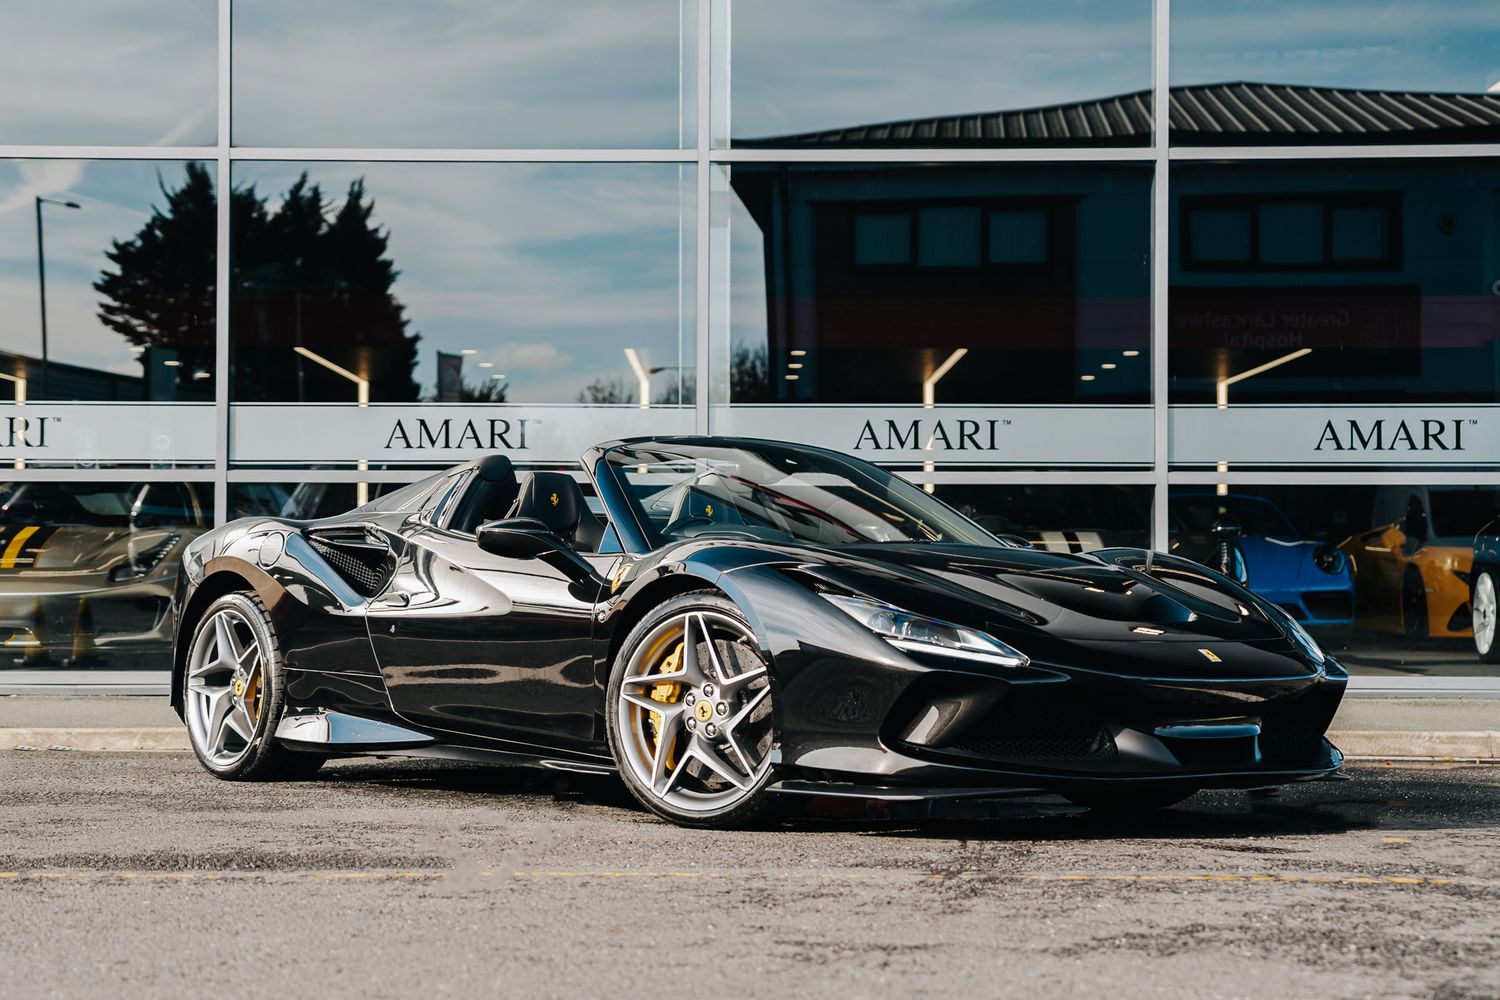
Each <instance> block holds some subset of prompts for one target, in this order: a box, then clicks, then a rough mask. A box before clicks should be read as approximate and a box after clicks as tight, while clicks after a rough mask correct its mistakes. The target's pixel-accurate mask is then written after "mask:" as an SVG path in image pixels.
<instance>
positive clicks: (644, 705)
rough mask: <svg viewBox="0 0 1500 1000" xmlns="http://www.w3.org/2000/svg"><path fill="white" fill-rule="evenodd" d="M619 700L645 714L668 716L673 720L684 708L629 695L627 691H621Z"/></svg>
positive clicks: (672, 702)
mask: <svg viewBox="0 0 1500 1000" xmlns="http://www.w3.org/2000/svg"><path fill="white" fill-rule="evenodd" d="M620 700H621V701H626V702H629V703H630V704H632V705H634V706H635V707H636V708H639V709H643V710H645V711H647V712H655V713H656V714H657V715H661V716H667V715H670V716H672V717H673V718H676V717H677V716H679V715H681V714H682V711H683V707H684V706H683V705H682V704H680V703H678V702H675V701H657V700H656V699H655V698H650V697H644V698H643V697H642V696H640V695H638V694H631V693H630V692H629V691H621V692H620Z"/></svg>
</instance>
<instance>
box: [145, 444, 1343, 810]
mask: <svg viewBox="0 0 1500 1000" xmlns="http://www.w3.org/2000/svg"><path fill="white" fill-rule="evenodd" d="M582 464H583V473H584V477H583V479H584V480H585V481H586V483H587V484H588V485H592V487H593V490H594V495H595V497H596V498H597V503H596V504H595V505H591V504H590V499H591V498H589V497H586V496H585V494H584V491H583V489H582V488H581V486H580V479H578V478H575V477H574V476H573V475H571V474H568V473H562V472H531V473H527V474H524V475H522V476H520V477H519V479H518V477H517V475H516V472H515V471H514V469H513V467H512V465H511V463H510V461H509V460H508V459H506V458H505V457H503V456H500V455H491V456H488V457H486V458H483V459H481V460H479V461H477V462H473V463H470V464H467V465H463V466H460V467H458V468H456V469H452V470H450V471H447V472H444V473H441V474H438V475H435V476H432V477H430V478H428V479H424V480H423V481H421V482H418V483H415V484H413V485H411V486H408V487H405V488H403V489H400V490H398V491H396V492H394V493H390V494H387V495H385V496H382V497H380V498H379V499H377V500H374V501H372V502H371V503H368V504H366V505H365V506H363V507H360V508H359V509H357V510H353V511H350V512H348V513H347V514H341V515H339V516H337V517H328V518H321V519H318V520H313V521H298V520H287V519H283V518H269V517H259V518H246V519H242V520H239V521H235V522H233V523H230V524H227V525H224V526H223V527H221V528H218V529H215V530H213V531H211V532H208V533H206V534H204V535H202V536H200V537H198V538H195V539H193V540H192V541H191V542H190V543H189V544H188V545H187V546H186V548H185V551H184V555H183V568H182V569H183V571H182V572H181V574H180V575H179V582H178V585H177V591H176V598H175V600H176V605H175V607H176V644H175V652H174V658H173V662H174V672H173V685H172V691H173V695H172V697H173V703H174V705H175V706H176V708H177V710H178V712H179V713H180V714H181V715H182V717H183V719H184V720H185V721H186V723H187V726H188V730H189V732H190V734H191V737H192V744H193V747H194V749H195V750H196V752H197V755H198V757H199V759H200V760H201V761H202V763H203V766H204V767H205V768H207V769H208V770H209V771H210V772H212V773H213V774H215V775H218V776H219V777H222V778H230V779H271V778H287V777H297V776H304V775H307V774H310V773H311V772H312V771H314V770H315V769H316V768H317V767H318V766H319V765H320V764H322V763H323V762H324V761H325V760H326V759H328V758H330V757H337V756H350V755H361V754H373V755H382V756H384V755H417V756H431V757H448V758H460V759H468V760H490V761H496V762H501V763H518V764H529V765H539V766H541V767H547V768H556V769H560V770H565V771H580V772H591V773H611V772H618V773H619V775H620V777H621V778H622V779H623V780H624V782H625V784H626V786H627V787H628V788H629V790H630V791H631V792H632V793H633V794H634V795H635V797H636V798H638V799H639V800H640V801H641V802H642V803H643V804H644V805H645V806H646V807H648V808H649V809H651V810H653V811H655V812H656V813H658V814H660V815H662V816H664V817H666V818H668V819H671V820H673V821H676V822H679V823H683V824H690V825H698V826H727V825H732V824H743V823H746V822H750V821H751V820H753V819H755V818H757V817H759V816H760V815H761V814H762V813H764V812H765V811H767V810H768V809H769V808H771V807H772V806H773V805H774V804H775V803H776V802H777V800H778V797H779V796H781V795H785V794H821V795H848V796H858V797H863V798H892V799H921V798H933V797H948V796H958V795H969V796H980V797H986V796H987V797H994V796H1000V795H1014V794H1031V793H1035V792H1055V793H1060V794H1062V795H1063V796H1066V797H1067V798H1069V799H1071V800H1073V801H1076V802H1078V803H1081V804H1084V805H1088V806H1091V807H1094V808H1100V809H1105V808H1108V809H1123V810H1133V809H1147V808H1156V807H1161V806H1164V805H1169V804H1171V803H1173V802H1176V801H1179V800H1181V799H1182V798H1185V797H1186V796H1188V795H1190V794H1192V793H1193V792H1194V791H1196V790H1197V789H1200V788H1206V787H1257V786H1266V785H1272V784H1277V783H1282V782H1289V781H1301V780H1309V779H1316V778H1323V777H1329V776H1333V775H1335V774H1336V772H1337V771H1338V770H1339V768H1340V766H1341V764H1342V757H1341V755H1340V754H1339V752H1338V750H1336V749H1335V748H1334V747H1333V746H1332V745H1331V744H1330V743H1328V741H1327V740H1325V739H1324V736H1323V734H1324V731H1325V730H1326V729H1327V727H1328V724H1329V721H1330V720H1331V719H1332V718H1333V713H1334V710H1335V708H1336V707H1337V706H1338V703H1339V699H1340V697H1341V696H1342V694H1343V692H1344V687H1345V682H1346V680H1347V674H1346V673H1345V671H1344V669H1343V668H1342V667H1341V666H1340V665H1339V663H1338V662H1337V661H1336V660H1335V659H1334V658H1333V657H1331V656H1329V655H1327V654H1326V653H1324V652H1323V650H1321V649H1320V648H1319V647H1318V644H1317V643H1316V642H1315V641H1314V640H1313V639H1312V638H1311V637H1310V636H1309V635H1308V634H1307V633H1306V632H1305V631H1304V630H1303V629H1302V627H1301V626H1300V625H1298V624H1297V622H1296V621H1294V620H1293V619H1292V618H1291V617H1290V616H1289V615H1288V614H1287V613H1285V612H1284V611H1282V610H1281V609H1280V608H1278V607H1276V606H1275V605H1273V604H1270V603H1268V602H1267V601H1264V600H1262V599H1261V598H1259V597H1257V596H1256V595H1254V594H1252V593H1251V592H1250V591H1248V590H1246V589H1245V588H1244V587H1241V586H1240V585H1238V584H1236V583H1234V582H1233V581H1232V580H1229V579H1227V578H1226V577H1224V576H1222V575H1220V574H1218V573H1215V572H1214V571H1213V570H1210V569H1207V568H1205V567H1204V566H1202V565H1200V564H1198V563H1195V562H1189V561H1188V560H1185V559H1180V558H1175V557H1173V556H1169V555H1163V554H1161V553H1153V552H1148V551H1146V550H1143V549H1134V548H1114V549H1101V550H1099V551H1096V552H1091V553H1078V554H1074V553H1059V552H1047V551H1042V550H1039V549H1035V548H1032V547H1031V546H1030V545H1029V544H1027V543H1026V542H1025V541H1024V540H1020V539H1015V538H1011V537H1008V536H998V537H997V536H995V535H991V534H989V533H988V532H986V531H984V530H983V529H982V528H980V527H978V526H977V525H975V524H974V523H973V522H971V521H969V520H967V519H966V518H964V517H962V516H961V515H959V514H957V513H956V512H954V511H953V510H952V509H950V508H948V507H947V506H945V505H944V504H942V503H940V502H939V501H937V500H936V499H934V498H933V497H932V496H930V495H928V494H927V493H924V492H923V491H922V490H920V489H918V488H916V487H914V486H912V485H911V484H909V483H907V482H906V481H905V480H903V479H901V478H900V477H898V476H896V475H894V474H892V473H889V472H886V471H884V470H882V469H879V468H877V467H875V466H873V465H870V464H868V463H865V462H862V461H859V460H857V459H854V458H850V457H848V456H845V455H841V454H838V453H836V452H832V451H826V450H823V449H819V448H811V447H805V446H801V445H794V444H785V443H779V442H773V441H758V440H749V439H739V438H716V437H676V438H661V439H638V440H628V441H615V442H610V443H607V444H601V445H599V446H597V447H595V448H593V449H591V450H590V451H589V452H588V453H587V454H585V455H584V456H583V463H582Z"/></svg>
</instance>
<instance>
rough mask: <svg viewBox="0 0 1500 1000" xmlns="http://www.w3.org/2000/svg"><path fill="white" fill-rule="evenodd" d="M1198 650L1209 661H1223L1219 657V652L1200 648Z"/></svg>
mask: <svg viewBox="0 0 1500 1000" xmlns="http://www.w3.org/2000/svg"><path fill="white" fill-rule="evenodd" d="M1198 652H1200V653H1202V654H1203V655H1204V657H1206V658H1207V660H1208V662H1210V663H1223V662H1224V661H1223V659H1221V658H1220V656H1219V654H1218V653H1215V652H1214V651H1213V650H1211V649H1200V650H1198Z"/></svg>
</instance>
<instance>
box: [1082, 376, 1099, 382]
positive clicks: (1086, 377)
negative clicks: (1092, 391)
mask: <svg viewBox="0 0 1500 1000" xmlns="http://www.w3.org/2000/svg"><path fill="white" fill-rule="evenodd" d="M1094 377H1095V376H1093V375H1080V376H1078V381H1080V382H1092V381H1094Z"/></svg>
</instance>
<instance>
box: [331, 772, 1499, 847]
mask: <svg viewBox="0 0 1500 1000" xmlns="http://www.w3.org/2000/svg"><path fill="white" fill-rule="evenodd" d="M317 781H318V782H319V783H323V782H327V783H337V784H340V785H345V786H359V787H361V788H363V789H368V790H370V791H372V792H380V791H388V792H393V793H400V794H403V795H409V794H411V793H413V792H417V793H430V794H432V795H435V796H440V797H442V798H444V799H447V800H450V801H451V800H452V799H453V798H454V797H459V798H462V799H469V798H471V797H472V798H473V799H474V800H475V801H476V804H477V802H478V801H480V800H491V801H493V802H495V803H497V804H499V803H502V802H503V803H515V804H521V803H528V804H538V803H542V802H550V803H553V804H562V803H567V804H570V805H572V806H585V807H598V808H601V809H605V810H609V809H614V810H620V811H621V812H622V818H624V817H625V816H627V815H628V816H631V817H632V818H634V819H640V818H642V817H643V816H644V813H645V811H644V810H643V809H642V808H641V807H640V806H639V805H638V804H637V803H636V802H635V801H634V800H633V799H632V798H631V797H630V795H629V793H628V792H627V791H626V790H625V788H624V786H623V785H622V784H621V783H620V782H619V781H618V780H617V779H615V778H613V777H609V776H597V775H585V774H570V773H560V772H553V771H544V770H540V769H533V768H516V767H494V766H487V765H471V764H453V763H449V762H439V761H420V760H401V761H396V760H374V761H363V760H362V761H347V762H341V763H340V764H338V765H336V766H334V767H330V768H326V769H325V770H324V771H323V772H322V773H321V774H320V775H319V777H318V779H317ZM1497 824H1500V769H1495V768H1483V767H1473V768H1448V769H1443V770H1434V769H1420V770H1419V769H1411V768H1378V767H1365V768H1353V769H1351V771H1350V780H1348V781H1323V782H1306V783H1300V784H1294V785H1287V786H1282V787H1281V788H1279V789H1271V790H1268V791H1259V792H1246V791H1239V790H1207V791H1202V792H1199V793H1198V794H1196V795H1194V796H1193V797H1192V798H1190V799H1188V800H1187V801H1185V802H1182V803H1179V804H1178V805H1175V806H1172V807H1170V808H1167V809H1160V810H1150V811H1143V812H1140V813H1130V812H1128V811H1127V812H1109V813H1100V812H1093V811H1090V810H1087V809H1084V808H1082V807H1080V806H1075V805H1073V804H1071V803H1068V802H1066V801H1065V800H1063V799H1061V798H1059V797H1057V796H1050V795H1049V796H1037V797H1029V798H1002V799H948V800H938V801H930V802H907V801H899V802H885V801H878V800H870V799H852V798H832V797H800V796H799V797H792V796H788V797H787V801H786V803H785V807H784V808H783V809H782V810H780V811H779V813H778V814H777V815H776V817H775V818H774V819H772V820H770V821H768V822H767V823H765V824H764V826H765V828H767V829H774V830H780V831H783V832H786V833H816V832H828V831H835V830H838V831H846V832H847V831H857V832H859V833H862V834H865V835H870V836H887V837H903V836H911V837H928V838H931V837H938V838H954V839H989V840H1030V841H1035V840H1076V839H1083V840H1100V839H1141V838H1149V839H1179V840H1192V839H1200V838H1213V839H1215V840H1233V839H1236V838H1257V837H1267V836H1294V835H1295V836H1317V835H1337V834H1341V833H1345V832H1348V831H1351V830H1359V829H1408V830H1420V829H1429V828H1444V829H1455V828H1474V827H1493V826H1495V825H1497Z"/></svg>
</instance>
